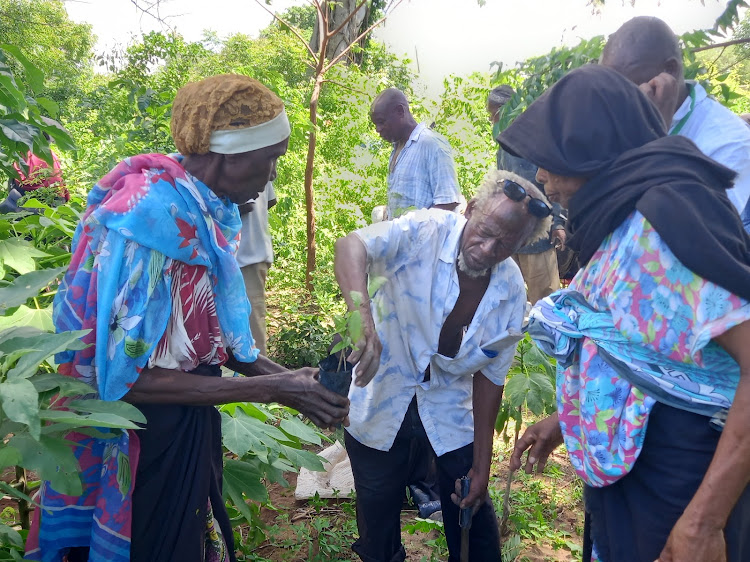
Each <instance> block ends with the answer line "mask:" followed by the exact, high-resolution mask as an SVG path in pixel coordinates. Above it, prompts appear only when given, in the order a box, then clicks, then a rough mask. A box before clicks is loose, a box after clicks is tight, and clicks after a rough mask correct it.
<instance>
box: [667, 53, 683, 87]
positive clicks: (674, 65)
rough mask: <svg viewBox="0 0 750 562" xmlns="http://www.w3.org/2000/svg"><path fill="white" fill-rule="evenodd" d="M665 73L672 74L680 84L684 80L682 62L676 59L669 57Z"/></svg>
mask: <svg viewBox="0 0 750 562" xmlns="http://www.w3.org/2000/svg"><path fill="white" fill-rule="evenodd" d="M664 72H666V73H667V74H671V75H672V76H674V78H675V79H676V80H677V81H678V82H679V81H680V80H683V79H684V76H683V75H682V62H681V61H679V60H677V59H676V58H675V57H669V58H668V59H667V60H666V62H665V63H664Z"/></svg>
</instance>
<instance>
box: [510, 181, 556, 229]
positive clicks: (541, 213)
mask: <svg viewBox="0 0 750 562" xmlns="http://www.w3.org/2000/svg"><path fill="white" fill-rule="evenodd" d="M503 193H504V194H505V196H506V197H507V198H508V199H510V200H511V201H515V202H517V203H520V202H521V201H523V200H524V199H526V198H527V197H528V198H529V199H531V201H529V213H531V214H532V215H534V216H535V217H537V218H540V219H543V218H544V217H548V216H550V215H551V214H552V209H551V208H550V206H549V205H547V204H546V203H545V202H544V201H542V200H541V199H536V198H534V197H532V196H531V194H529V193H527V192H526V189H525V188H524V187H523V186H522V185H519V184H517V183H516V182H514V181H513V180H505V181H503Z"/></svg>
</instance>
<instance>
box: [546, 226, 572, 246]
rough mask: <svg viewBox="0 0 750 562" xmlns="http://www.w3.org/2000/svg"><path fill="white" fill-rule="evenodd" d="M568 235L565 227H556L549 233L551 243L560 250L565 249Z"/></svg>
mask: <svg viewBox="0 0 750 562" xmlns="http://www.w3.org/2000/svg"><path fill="white" fill-rule="evenodd" d="M567 237H568V235H567V234H566V233H565V229H564V228H556V229H555V230H553V231H552V232H550V234H549V241H550V244H552V245H553V246H554V247H555V248H557V249H558V250H564V249H565V240H566V239H567Z"/></svg>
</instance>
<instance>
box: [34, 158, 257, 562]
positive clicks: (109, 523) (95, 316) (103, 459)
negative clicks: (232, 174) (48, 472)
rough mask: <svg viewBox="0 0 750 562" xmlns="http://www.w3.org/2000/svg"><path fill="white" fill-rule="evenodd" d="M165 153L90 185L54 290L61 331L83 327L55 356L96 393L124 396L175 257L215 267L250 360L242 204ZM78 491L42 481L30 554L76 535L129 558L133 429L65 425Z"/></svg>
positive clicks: (165, 296)
mask: <svg viewBox="0 0 750 562" xmlns="http://www.w3.org/2000/svg"><path fill="white" fill-rule="evenodd" d="M179 160H180V157H179V156H177V157H176V158H172V157H168V156H164V155H161V154H146V155H140V156H135V157H132V158H129V159H126V160H125V161H123V162H121V163H120V164H119V165H118V166H117V167H115V168H114V169H113V170H112V171H111V172H110V173H109V174H107V175H106V176H105V177H104V178H102V180H101V181H100V182H99V183H98V184H97V185H96V186H95V187H94V188H93V189H92V191H91V192H90V194H89V198H88V207H87V211H86V214H85V215H84V217H83V219H82V220H81V223H80V224H79V226H78V228H77V230H76V233H75V236H74V241H73V257H72V259H71V264H70V267H69V269H68V272H67V273H66V275H65V277H64V279H63V282H62V284H61V286H60V290H59V292H58V294H57V296H56V298H55V302H54V311H53V319H54V322H55V326H56V328H57V330H59V331H63V330H80V329H84V330H85V329H90V330H91V331H90V332H89V334H88V335H86V336H84V337H83V338H82V339H83V341H84V342H85V343H88V344H90V346H89V347H87V348H86V349H84V350H81V351H73V352H66V353H61V354H59V355H58V356H57V357H56V360H57V362H58V363H59V364H60V372H61V373H63V374H66V375H68V376H72V377H76V378H80V379H82V380H84V381H86V382H88V383H91V384H92V385H93V386H94V387H95V388H96V389H97V390H98V394H99V396H100V397H101V398H102V399H105V400H116V399H119V398H121V397H122V396H124V395H125V394H126V393H127V392H128V391H129V389H130V388H131V386H132V385H133V383H134V382H135V381H136V380H137V378H138V376H139V373H140V372H141V371H142V370H143V368H144V367H145V366H146V365H147V363H148V360H149V357H150V355H151V353H152V352H153V350H154V348H155V346H156V345H157V343H158V342H159V340H160V339H161V338H162V336H163V334H164V332H165V329H166V326H167V321H168V320H169V317H170V312H171V310H172V300H171V294H170V288H171V283H172V274H173V272H174V270H175V264H177V263H182V264H189V265H191V266H201V267H204V268H205V269H206V270H207V272H208V276H209V277H210V281H211V287H212V293H213V296H214V302H215V306H216V316H217V317H218V322H219V324H220V326H221V332H222V336H223V338H224V340H225V344H226V347H227V348H230V349H231V350H232V353H233V354H234V356H235V357H236V358H237V359H239V360H241V361H246V362H251V361H254V360H255V358H256V357H257V354H258V350H257V349H256V348H255V347H254V342H253V338H252V335H251V334H250V327H249V314H250V305H249V303H248V300H247V296H246V293H245V287H244V282H243V279H242V274H241V273H240V270H239V267H238V265H237V262H236V260H235V258H234V254H235V252H236V249H237V244H238V241H239V236H238V234H239V230H240V225H241V221H240V217H239V212H238V210H237V206H236V205H234V204H232V203H226V202H224V201H222V200H221V199H219V198H218V197H217V196H216V195H215V194H214V193H213V192H212V191H211V190H210V189H209V188H208V187H207V186H206V185H204V184H203V183H201V182H200V181H197V180H195V179H194V178H192V177H190V176H189V175H188V174H187V173H186V172H185V170H184V169H183V168H182V166H181V165H180V164H179ZM69 439H70V440H72V441H74V442H76V443H77V444H78V445H79V446H77V447H75V449H74V453H75V454H76V457H77V459H78V461H79V464H80V466H81V470H82V473H81V475H82V480H83V488H84V491H83V494H82V495H81V496H79V497H72V496H66V495H63V494H60V493H58V492H57V491H55V490H54V489H52V488H51V486H50V485H49V483H48V482H46V483H43V484H42V488H41V493H40V496H39V502H40V504H41V505H42V507H43V509H42V510H36V511H35V521H34V524H33V526H32V529H31V531H30V534H29V539H28V540H27V558H29V559H33V560H44V561H59V560H61V556H62V555H63V554H64V553H65V551H66V549H67V548H68V547H71V546H88V547H90V549H91V550H90V555H89V560H91V561H92V562H93V561H97V560H98V561H105V560H106V561H109V562H111V561H115V562H118V561H122V562H126V561H128V560H129V559H130V530H131V519H130V515H131V497H132V491H133V490H132V483H133V481H134V477H135V471H136V467H137V464H138V454H139V442H138V437H137V432H132V431H129V432H126V433H124V434H121V435H120V436H119V437H117V438H113V439H98V438H92V437H90V436H86V435H80V434H71V435H70V436H69Z"/></svg>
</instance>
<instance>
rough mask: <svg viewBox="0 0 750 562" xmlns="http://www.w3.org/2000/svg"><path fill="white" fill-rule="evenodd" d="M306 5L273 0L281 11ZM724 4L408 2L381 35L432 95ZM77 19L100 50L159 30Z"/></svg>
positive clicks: (83, 9) (176, 16)
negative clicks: (646, 22)
mask: <svg viewBox="0 0 750 562" xmlns="http://www.w3.org/2000/svg"><path fill="white" fill-rule="evenodd" d="M303 3H304V2H303V0H273V3H272V8H273V9H275V10H277V11H278V12H281V11H283V10H284V9H285V8H287V7H288V6H291V5H301V4H303ZM725 3H726V1H725V0H704V2H703V3H701V1H700V0H635V5H634V6H633V5H631V2H630V0H607V2H606V5H605V6H604V8H602V9H601V13H599V14H593V13H592V9H591V7H590V6H587V5H586V4H587V0H487V2H486V5H485V6H484V7H479V5H478V4H477V2H476V0H404V1H403V3H402V4H401V5H400V6H399V7H398V8H397V9H396V11H395V12H393V14H392V15H391V16H390V17H389V19H388V20H387V21H386V24H385V26H384V27H383V28H382V29H380V30H379V31H378V32H377V33H376V37H378V38H379V39H380V40H383V41H385V42H386V43H387V44H388V45H389V47H390V48H391V50H392V51H393V52H394V53H396V54H398V55H406V56H408V57H409V58H410V59H412V60H415V59H416V58H417V54H418V58H419V70H420V76H421V79H422V82H423V84H424V85H425V87H426V90H427V92H428V93H429V94H432V95H435V94H437V93H439V92H440V91H441V90H442V81H443V78H444V77H445V76H447V75H449V74H459V75H461V74H468V73H471V72H473V71H488V70H489V68H490V63H491V62H493V61H502V62H503V63H505V65H512V64H513V63H515V62H516V61H518V60H523V59H525V58H528V57H530V56H534V55H539V54H544V53H546V52H548V51H549V50H550V49H551V48H552V47H554V46H558V45H561V44H566V45H571V44H576V43H577V42H578V41H579V40H580V38H589V37H592V36H594V35H607V34H609V33H612V32H613V31H614V30H616V29H617V28H618V27H619V26H620V25H621V24H622V23H623V22H625V21H627V20H628V19H630V18H632V17H634V16H638V15H653V16H657V17H660V18H662V19H663V20H665V21H666V22H667V23H668V24H669V25H670V26H671V27H672V29H673V30H674V31H675V32H676V33H682V32H685V31H689V30H692V29H697V28H707V27H711V26H712V25H713V22H714V20H715V19H716V17H717V16H718V15H719V14H720V13H721V11H722V9H723V7H724V5H725ZM65 6H66V8H67V10H68V14H69V15H70V17H71V19H73V20H75V21H85V22H88V23H91V24H92V25H93V27H94V33H95V34H96V35H97V37H98V38H99V43H98V49H99V50H104V49H106V48H108V47H111V46H113V45H114V44H116V43H119V44H126V43H128V42H129V41H130V40H131V39H132V37H133V35H137V34H139V33H141V32H144V31H150V30H153V29H159V28H160V24H159V23H158V22H156V21H155V20H154V19H152V18H150V17H149V16H147V15H143V14H142V13H140V12H139V11H138V10H136V8H135V7H134V6H133V4H132V3H131V1H130V0H65ZM161 16H162V17H163V18H165V19H166V20H167V21H168V23H169V24H170V25H172V26H173V27H175V28H176V29H177V30H178V31H179V32H181V33H182V35H183V36H184V37H185V38H186V39H188V40H198V39H200V38H201V36H202V32H203V30H204V29H210V30H213V31H215V32H217V33H218V34H219V35H220V36H226V35H229V34H231V33H237V32H241V33H246V34H248V35H250V36H255V35H257V33H258V31H259V30H260V29H262V28H263V27H265V26H267V25H268V23H269V22H270V21H271V16H269V15H268V14H267V13H266V12H265V11H264V10H263V9H262V8H261V7H259V6H258V5H257V4H256V3H255V2H254V1H253V0H162V2H161Z"/></svg>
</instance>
